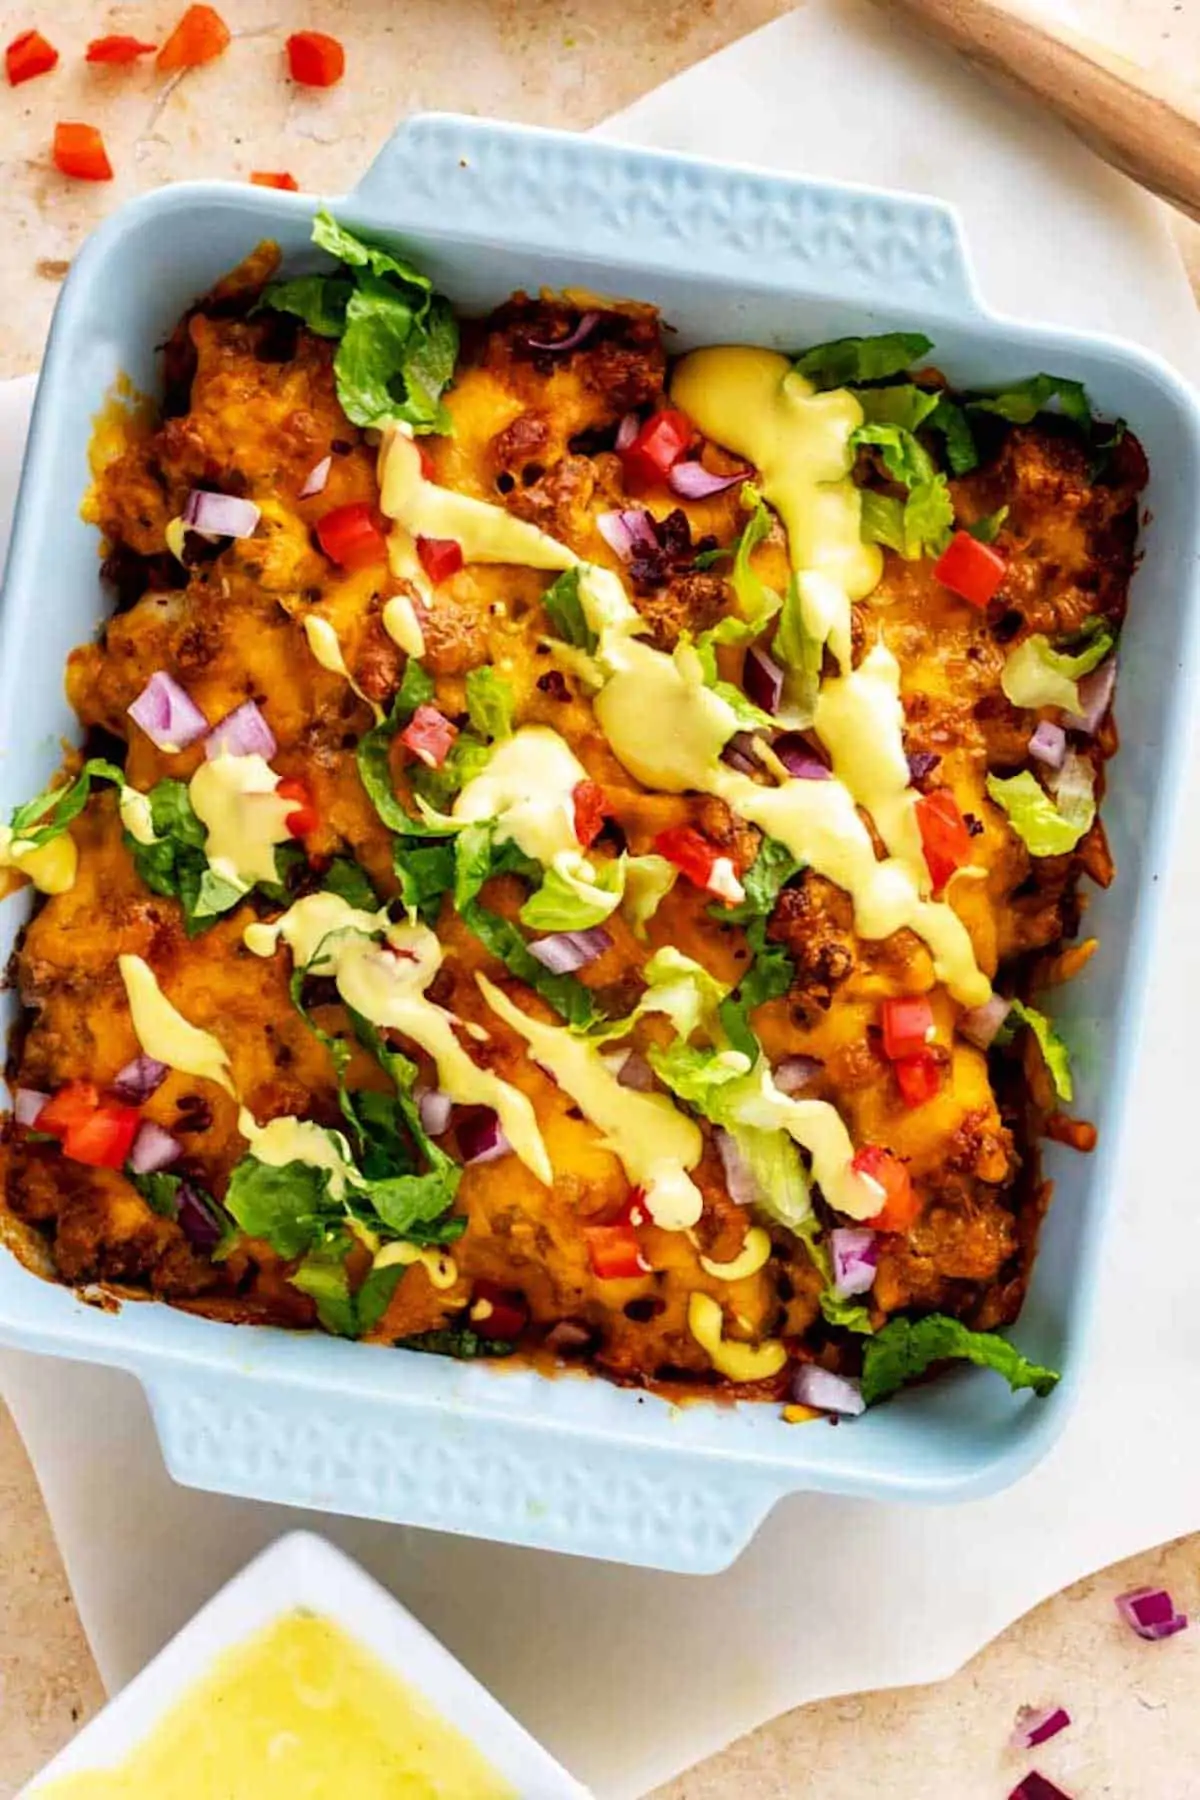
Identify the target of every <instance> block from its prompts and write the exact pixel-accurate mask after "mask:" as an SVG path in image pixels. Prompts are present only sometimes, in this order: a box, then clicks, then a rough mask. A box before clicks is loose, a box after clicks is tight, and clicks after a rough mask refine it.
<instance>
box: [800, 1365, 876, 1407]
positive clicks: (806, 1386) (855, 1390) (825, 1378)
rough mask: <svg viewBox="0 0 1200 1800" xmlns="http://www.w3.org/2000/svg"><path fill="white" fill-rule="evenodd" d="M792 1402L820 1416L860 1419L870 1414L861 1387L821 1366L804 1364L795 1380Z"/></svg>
mask: <svg viewBox="0 0 1200 1800" xmlns="http://www.w3.org/2000/svg"><path fill="white" fill-rule="evenodd" d="M792 1399H793V1400H795V1401H796V1402H797V1404H798V1405H800V1406H811V1407H814V1408H815V1409H816V1410H817V1411H818V1412H829V1413H841V1414H843V1415H844V1416H845V1417H846V1418H848V1419H853V1418H857V1416H858V1414H859V1413H861V1412H865V1411H866V1410H867V1403H866V1401H865V1400H864V1399H863V1397H862V1389H861V1384H860V1383H859V1382H857V1381H855V1380H853V1379H852V1378H851V1377H850V1376H849V1375H834V1374H833V1373H831V1371H830V1370H829V1369H822V1368H821V1367H820V1366H819V1364H817V1363H801V1364H800V1366H799V1368H798V1369H797V1370H796V1373H795V1374H794V1375H793V1376H792Z"/></svg>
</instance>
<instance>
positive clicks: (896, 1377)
mask: <svg viewBox="0 0 1200 1800" xmlns="http://www.w3.org/2000/svg"><path fill="white" fill-rule="evenodd" d="M951 1358H958V1359H962V1360H964V1361H966V1362H973V1363H976V1364H977V1365H978V1366H979V1367H980V1368H984V1369H995V1370H996V1372H997V1373H998V1374H1000V1375H1003V1377H1004V1379H1005V1380H1006V1381H1007V1382H1008V1385H1009V1387H1010V1388H1012V1390H1013V1392H1014V1393H1016V1392H1017V1391H1018V1390H1019V1389H1020V1388H1032V1389H1033V1391H1034V1393H1035V1394H1037V1395H1039V1396H1041V1397H1042V1398H1044V1397H1045V1396H1046V1395H1047V1394H1048V1393H1050V1392H1051V1390H1052V1389H1053V1388H1054V1387H1055V1386H1056V1385H1057V1383H1058V1380H1059V1377H1058V1375H1057V1374H1056V1373H1055V1372H1054V1370H1053V1369H1043V1368H1041V1367H1039V1365H1038V1364H1037V1363H1032V1362H1029V1361H1028V1360H1027V1358H1025V1357H1024V1356H1022V1355H1021V1352H1020V1351H1019V1350H1018V1349H1017V1348H1016V1347H1015V1345H1013V1344H1010V1343H1009V1341H1008V1339H1007V1338H1002V1337H999V1336H997V1334H996V1333H995V1332H992V1331H971V1330H969V1329H968V1328H967V1326H965V1325H963V1324H962V1323H961V1322H960V1321H959V1320H958V1319H950V1318H947V1317H946V1316H945V1315H944V1314H942V1313H929V1314H928V1315H927V1316H926V1317H925V1318H923V1319H905V1318H895V1319H890V1320H889V1321H888V1323H887V1324H886V1325H885V1326H884V1328H883V1330H882V1331H877V1332H876V1333H875V1335H874V1337H872V1338H869V1339H868V1340H867V1342H866V1344H865V1345H864V1347H863V1388H862V1391H863V1399H864V1400H865V1401H866V1403H867V1405H868V1406H873V1405H874V1404H875V1403H876V1402H877V1401H879V1400H886V1399H887V1398H888V1397H889V1396H890V1395H891V1394H894V1393H896V1392H897V1391H898V1390H899V1389H900V1388H902V1387H903V1386H904V1385H905V1383H906V1382H909V1381H914V1380H916V1378H917V1377H918V1376H919V1375H923V1374H924V1373H925V1371H926V1369H927V1368H929V1366H930V1364H931V1363H938V1362H945V1361H948V1360H950V1359H951Z"/></svg>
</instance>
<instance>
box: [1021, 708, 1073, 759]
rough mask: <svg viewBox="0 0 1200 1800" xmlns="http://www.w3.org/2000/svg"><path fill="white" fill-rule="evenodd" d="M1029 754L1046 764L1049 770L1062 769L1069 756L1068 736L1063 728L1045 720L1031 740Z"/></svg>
mask: <svg viewBox="0 0 1200 1800" xmlns="http://www.w3.org/2000/svg"><path fill="white" fill-rule="evenodd" d="M1029 754H1030V756H1033V757H1036V758H1037V760H1038V762H1042V763H1045V764H1046V766H1047V768H1050V769H1061V768H1062V760H1063V757H1064V756H1065V755H1066V754H1067V734H1066V732H1065V731H1064V730H1063V728H1062V726H1061V725H1054V724H1052V723H1051V721H1050V720H1049V719H1043V720H1042V722H1041V724H1040V725H1039V726H1038V727H1037V729H1036V730H1035V731H1034V734H1033V736H1032V737H1031V738H1030V740H1029Z"/></svg>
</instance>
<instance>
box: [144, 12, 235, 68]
mask: <svg viewBox="0 0 1200 1800" xmlns="http://www.w3.org/2000/svg"><path fill="white" fill-rule="evenodd" d="M228 43H229V27H228V25H226V23H225V21H224V19H223V18H222V17H221V15H220V13H219V12H216V11H215V10H214V9H213V8H212V7H211V6H189V7H188V9H187V11H186V12H185V13H184V15H183V17H182V19H180V21H179V23H178V25H177V26H176V27H175V29H174V31H173V32H172V33H171V35H170V37H169V38H168V39H167V41H166V43H165V44H164V45H163V47H162V49H161V50H160V51H159V53H158V67H159V68H160V69H163V70H165V71H168V72H169V71H170V70H173V69H197V68H199V66H200V64H201V63H207V62H212V61H213V59H214V57H218V56H220V54H221V52H222V51H223V50H224V49H225V48H226V47H227V45H228Z"/></svg>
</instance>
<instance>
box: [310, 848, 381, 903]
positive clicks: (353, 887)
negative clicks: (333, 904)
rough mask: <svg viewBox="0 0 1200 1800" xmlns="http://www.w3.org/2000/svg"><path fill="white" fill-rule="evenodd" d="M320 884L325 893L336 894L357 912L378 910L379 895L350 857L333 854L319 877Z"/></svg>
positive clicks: (363, 871)
mask: <svg viewBox="0 0 1200 1800" xmlns="http://www.w3.org/2000/svg"><path fill="white" fill-rule="evenodd" d="M321 886H322V887H323V888H324V890H325V892H326V893H327V894H337V895H338V896H339V897H340V898H341V899H342V900H344V901H345V902H346V904H347V906H353V907H354V908H356V910H357V911H358V912H378V910H379V895H378V894H377V893H376V892H375V887H374V884H373V883H372V881H371V879H370V877H369V876H368V874H367V873H366V871H365V869H360V868H359V866H358V864H357V863H356V862H355V861H354V860H353V858H352V857H349V856H335V857H334V858H333V860H332V861H331V862H330V864H329V867H328V868H327V869H326V871H325V873H324V875H323V876H322V877H321Z"/></svg>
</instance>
